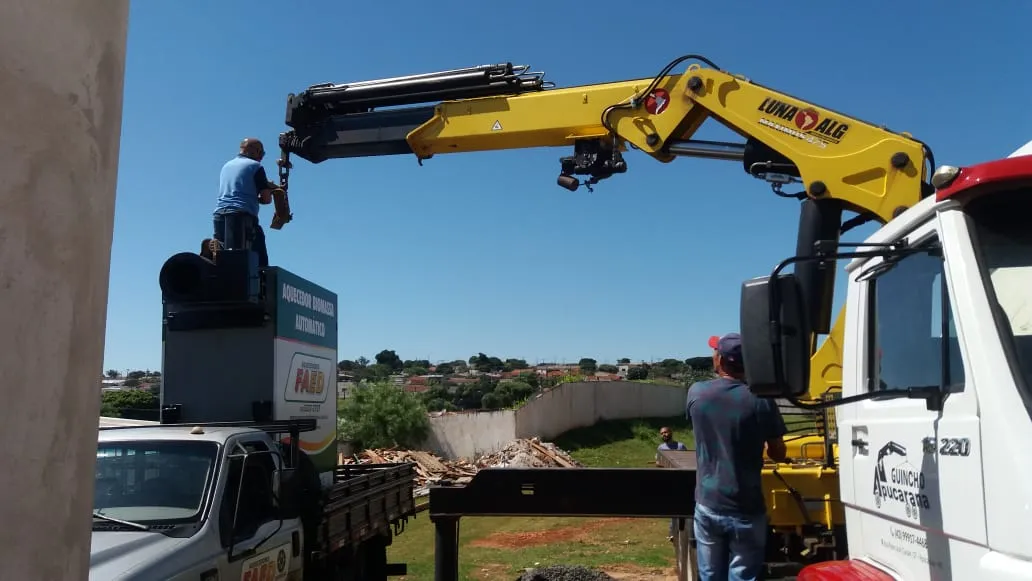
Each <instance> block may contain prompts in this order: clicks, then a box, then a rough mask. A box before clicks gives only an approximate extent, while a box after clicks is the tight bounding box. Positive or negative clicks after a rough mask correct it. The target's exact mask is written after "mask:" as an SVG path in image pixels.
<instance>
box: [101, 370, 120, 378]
mask: <svg viewBox="0 0 1032 581" xmlns="http://www.w3.org/2000/svg"><path fill="white" fill-rule="evenodd" d="M104 375H106V376H107V378H108V379H117V378H118V370H117V369H108V370H107V371H105V372H104Z"/></svg>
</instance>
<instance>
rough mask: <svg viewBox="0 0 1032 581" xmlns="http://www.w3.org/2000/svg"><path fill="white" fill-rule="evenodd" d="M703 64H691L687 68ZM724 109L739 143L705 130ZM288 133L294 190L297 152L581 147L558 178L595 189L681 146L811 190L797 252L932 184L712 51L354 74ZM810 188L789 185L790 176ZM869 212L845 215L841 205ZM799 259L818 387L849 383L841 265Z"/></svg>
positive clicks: (915, 158) (885, 144) (315, 100)
mask: <svg viewBox="0 0 1032 581" xmlns="http://www.w3.org/2000/svg"><path fill="white" fill-rule="evenodd" d="M687 60H697V61H700V62H702V63H703V64H704V65H706V66H701V65H699V64H692V65H690V66H688V68H687V70H686V71H685V72H684V73H681V74H674V73H673V72H672V71H673V70H674V68H675V67H677V66H678V65H680V64H681V63H683V62H685V61H687ZM708 119H713V120H715V121H717V122H718V123H720V124H722V125H724V126H725V127H727V128H729V129H731V130H732V131H733V132H735V133H737V134H738V135H739V136H741V137H742V139H743V141H742V142H740V143H725V142H712V141H700V140H693V139H692V136H693V135H694V134H695V133H696V132H697V131H698V129H699V127H701V126H702V125H703V123H704V122H705V121H706V120H708ZM286 124H287V125H288V126H289V127H290V128H291V129H290V130H289V131H287V132H285V133H283V134H281V135H280V147H281V149H282V151H283V155H282V158H281V159H280V161H279V164H280V177H281V183H282V186H283V189H284V191H285V190H286V185H287V183H286V181H287V176H288V173H289V169H290V167H291V164H290V160H289V156H290V154H295V155H297V156H299V157H301V158H303V159H305V160H308V161H309V162H312V163H320V162H322V161H325V160H327V159H341V158H352V157H367V156H382V155H399V154H414V155H415V156H416V157H417V159H418V160H419V162H420V163H422V161H423V160H426V159H429V158H431V157H432V156H434V155H436V154H445V153H463V152H473V151H492V150H503V149H526V148H536V147H555V146H568V147H569V146H572V147H573V155H570V156H567V157H562V158H561V159H560V160H559V161H560V172H559V178H558V183H559V185H561V186H563V187H565V188H567V189H570V190H576V189H577V188H578V187H579V186H580V185H582V184H581V181H580V179H579V178H578V177H576V176H586V180H585V182H584V184H583V185H586V186H587V187H588V189H591V186H592V185H593V184H595V183H598V182H599V181H600V180H603V179H606V178H608V177H611V176H612V175H613V174H618V173H624V172H625V171H627V163H626V161H625V160H624V157H623V153H624V152H625V151H627V150H628V148H634V149H638V150H640V151H642V152H644V153H645V154H647V155H649V156H651V157H652V158H653V159H655V160H657V161H660V162H664V163H667V162H670V161H672V160H673V159H675V158H676V157H678V156H689V157H702V158H712V159H724V160H730V161H737V162H741V163H742V164H743V169H744V170H745V171H746V173H748V174H749V175H751V176H753V177H756V178H759V179H762V180H764V181H767V182H768V183H770V185H771V187H772V189H773V190H774V193H775V194H777V195H779V196H782V197H788V198H795V199H799V200H806V201H807V203H805V204H804V205H803V208H802V213H801V217H800V231H799V232H800V233H799V239H798V241H797V253H799V254H809V253H813V252H814V251H815V250H814V242H816V241H817V240H832V241H834V242H837V241H838V237H839V236H840V234H841V233H843V232H845V231H847V230H848V229H849V228H851V227H854V226H856V225H859V224H862V223H864V222H866V221H869V220H875V221H877V222H879V223H885V222H888V221H889V220H891V219H892V218H894V217H895V216H897V215H899V213H900V212H902V211H903V210H905V209H907V208H909V207H910V206H912V205H914V204H915V203H917V202H918V201H920V200H921V199H922V198H923V197H925V196H927V195H929V194H930V193H931V192H932V191H933V188H932V187H931V185H930V184H928V183H927V181H926V179H927V178H928V177H929V176H931V174H932V172H933V171H934V165H935V161H934V158H933V156H932V152H931V151H930V149H929V148H928V147H927V146H926V145H925V144H924V143H922V142H921V141H918V140H917V139H914V138H913V137H911V136H909V135H907V134H903V133H896V132H893V131H890V130H888V129H885V128H883V127H878V126H876V125H873V124H871V123H868V122H865V121H861V120H859V119H855V118H852V117H849V116H847V115H845V114H842V113H839V112H837V111H834V110H831V109H828V108H826V107H821V106H818V105H815V104H813V103H808V102H806V101H803V100H801V99H799V98H796V97H793V96H791V95H788V94H785V93H782V92H779V91H776V90H774V89H771V88H768V87H765V86H763V85H760V84H758V83H755V82H753V81H750V80H749V79H747V78H744V77H742V76H738V75H734V74H731V73H729V72H726V71H723V70H721V69H720V68H719V67H717V66H716V65H715V64H713V63H712V62H710V61H709V60H708V59H706V58H704V57H700V56H696V55H687V56H683V57H680V58H678V59H675V60H674V61H672V62H671V63H670V64H668V65H667V66H666V67H664V68H663V70H662V71H660V73H659V74H658V75H656V76H655V77H653V78H644V79H635V80H628V81H618V82H611V83H601V84H594V85H583V86H576V87H565V88H554V87H553V86H552V84H551V83H547V82H545V81H544V74H543V73H535V72H530V71H529V69H528V68H527V67H517V66H513V65H512V64H509V63H506V64H498V65H483V66H478V67H470V68H466V69H456V70H451V71H443V72H439V73H429V74H422V75H410V76H406V77H395V78H389V79H380V80H373V81H363V82H358V83H348V84H321V85H314V86H312V87H309V88H308V89H306V90H304V91H302V92H301V93H300V94H296V95H295V94H291V95H290V96H289V97H288V100H287V113H286ZM793 183H796V184H801V186H802V188H801V190H802V191H799V192H792V193H786V192H783V191H782V189H783V187H784V186H786V185H788V184H793ZM843 210H849V211H852V212H855V213H856V214H857V215H856V216H855V217H853V218H851V219H849V220H845V221H843V220H842V217H843V216H842V211H843ZM288 212H289V210H288ZM808 264H809V266H804V265H803V264H797V265H796V276H797V278H799V280H800V287H801V292H802V293H803V295H804V298H805V299H806V300H807V302H808V308H810V309H811V312H812V317H811V320H812V323H813V325H812V328H813V345H814V348H815V347H816V341H817V340H816V336H817V335H818V334H829V336H828V338H827V341H825V343H824V345H822V346H821V348H820V350H817V351H816V353H815V354H814V355H813V357H812V360H811V365H812V369H813V372H812V373H811V374H810V377H811V387H810V392H811V396H812V397H813V398H814V399H816V398H818V397H820V396H821V394H823V393H825V392H826V391H827V390H828V389H833V388H836V387H839V386H840V384H841V376H840V373H839V370H840V369H841V357H840V352H839V351H840V349H841V345H842V321H843V319H842V317H841V316H840V317H839V319H838V320H837V321H836V322H835V324H834V326H832V325H831V303H832V296H833V287H834V271H833V269H832V266H831V265H828V264H823V263H820V262H816V261H814V262H810V263H808Z"/></svg>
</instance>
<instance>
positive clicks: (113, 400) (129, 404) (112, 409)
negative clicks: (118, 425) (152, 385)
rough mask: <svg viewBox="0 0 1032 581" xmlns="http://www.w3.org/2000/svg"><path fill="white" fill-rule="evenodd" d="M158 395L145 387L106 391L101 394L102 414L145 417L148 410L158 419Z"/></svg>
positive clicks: (115, 416)
mask: <svg viewBox="0 0 1032 581" xmlns="http://www.w3.org/2000/svg"><path fill="white" fill-rule="evenodd" d="M159 405H160V404H159V400H158V396H157V395H156V394H154V393H151V392H150V391H148V390H143V389H121V390H117V391H105V392H104V393H103V394H101V396H100V415H102V416H108V417H114V418H119V417H133V418H139V419H150V418H145V417H144V415H145V414H141V413H140V412H147V413H148V414H152V415H153V416H154V419H157V413H158V407H159Z"/></svg>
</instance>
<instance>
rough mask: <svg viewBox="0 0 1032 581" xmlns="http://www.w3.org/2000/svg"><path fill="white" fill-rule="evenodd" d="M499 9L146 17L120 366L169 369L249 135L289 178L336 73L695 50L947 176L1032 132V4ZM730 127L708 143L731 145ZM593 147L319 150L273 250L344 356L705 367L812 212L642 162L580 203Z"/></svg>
mask: <svg viewBox="0 0 1032 581" xmlns="http://www.w3.org/2000/svg"><path fill="white" fill-rule="evenodd" d="M495 4H496V3H480V4H474V3H471V2H457V1H437V2H432V3H424V2H403V3H393V4H387V3H382V2H380V3H369V4H366V3H360V2H331V1H327V0H306V1H304V2H287V1H280V2H272V1H261V0H249V1H246V2H244V1H239V0H220V1H219V2H203V1H200V0H190V1H186V0H184V1H176V2H144V1H140V0H135V1H134V2H132V8H131V13H130V23H129V41H128V57H127V62H126V77H125V101H124V121H123V128H122V145H121V158H120V162H119V180H118V194H117V203H116V215H115V233H114V248H113V249H112V255H111V289H110V299H109V305H108V322H107V348H106V352H105V362H104V363H105V369H107V368H116V369H126V368H151V369H158V368H160V365H161V344H160V314H161V306H160V291H159V289H158V285H157V275H158V269H159V268H160V267H161V264H162V263H163V261H164V260H165V259H166V258H167V257H169V256H170V255H172V254H174V253H176V252H181V251H184V250H188V251H193V250H194V249H196V248H197V246H198V243H199V240H200V239H201V238H203V237H205V236H207V235H209V233H210V230H211V211H212V208H213V205H214V202H215V190H216V187H217V180H218V172H219V169H220V167H221V165H222V164H223V163H224V162H225V161H226V160H227V159H229V158H230V157H231V156H232V155H234V154H235V152H236V147H237V145H238V143H239V140H240V139H241V138H242V137H244V136H248V135H253V136H257V137H259V138H261V139H263V140H264V141H265V142H266V145H267V147H268V148H269V149H270V155H268V156H267V158H266V160H265V165H266V169H267V171H269V172H270V176H271V175H274V171H273V170H274V169H275V165H274V162H275V158H276V157H277V153H278V151H277V148H276V147H275V143H276V137H277V135H278V134H279V133H280V132H281V131H283V130H284V129H285V128H286V127H285V126H284V124H283V113H284V108H285V100H286V96H287V94H288V93H290V92H298V91H301V90H303V89H304V88H306V87H308V86H309V85H312V84H315V83H321V82H348V81H359V80H367V79H376V78H383V77H390V76H397V75H404V74H412V73H422V72H431V71H436V70H444V69H449V68H458V67H463V66H470V65H476V64H483V63H495V62H506V61H511V62H514V63H521V64H530V65H531V66H532V67H533V68H534V69H535V70H544V71H545V72H546V73H547V76H546V79H547V80H551V81H553V82H555V83H557V84H558V85H559V86H568V85H575V84H584V83H602V82H607V81H614V80H622V79H626V78H639V77H642V78H643V77H651V76H652V75H654V74H656V73H657V72H659V70H660V69H661V68H662V67H663V66H665V65H666V64H667V63H668V62H669V61H671V60H672V59H674V58H676V57H678V56H680V55H682V54H687V53H696V54H703V55H706V56H707V57H709V58H710V59H712V60H714V61H715V62H716V63H717V64H718V65H719V66H721V67H722V68H725V69H728V70H731V71H733V72H735V73H739V74H742V75H745V76H747V77H750V78H751V79H753V80H755V81H757V82H759V83H761V84H765V85H767V86H770V87H772V88H775V89H778V90H781V91H784V92H787V93H789V94H793V95H796V96H798V97H800V98H802V99H806V100H809V101H811V102H815V103H818V104H821V105H825V106H827V107H830V108H833V109H836V110H839V111H842V112H845V113H848V114H850V115H852V116H855V117H859V118H862V119H866V120H870V121H872V122H875V123H880V124H883V125H886V126H888V127H891V128H893V129H895V130H899V131H909V132H911V133H912V134H914V135H915V136H917V137H919V138H921V139H922V140H924V141H925V142H927V143H929V144H930V145H931V147H932V148H933V150H934V152H935V155H936V160H937V162H938V163H953V164H967V163H974V162H978V161H984V160H988V159H992V158H995V157H1002V156H1006V155H1007V154H1009V153H1010V152H1011V151H1013V150H1014V149H1015V148H1017V147H1018V146H1020V145H1022V144H1024V143H1025V142H1026V141H1028V140H1029V139H1032V117H1030V115H1029V104H1030V103H1032V83H1029V82H1028V81H1027V80H1025V79H1024V77H1023V76H1020V75H1023V74H1024V73H1025V72H1026V71H1027V70H1028V69H1029V59H1028V57H1027V56H1026V55H1027V54H1028V50H1027V45H1026V44H1025V43H1024V42H1023V40H1025V39H1024V36H1025V35H1026V34H1027V31H1026V28H1027V23H1028V21H1029V19H1030V17H1032V3H1028V2H1025V1H1022V0H994V1H993V2H985V3H975V2H964V3H961V2H958V1H944V0H940V1H937V2H935V1H931V0H921V1H917V0H910V1H907V2H868V3H846V2H814V1H797V2H790V1H784V2H780V3H775V4H773V5H770V4H766V5H764V4H761V3H759V2H707V3H700V2H665V3H663V2H660V3H649V4H643V5H633V4H628V3H626V2H614V1H610V0H605V1H598V2H595V3H593V4H592V5H591V8H589V4H586V3H583V2H555V1H551V2H543V1H540V0H528V1H524V2H520V3H518V4H501V3H497V7H496V8H491V6H493V5H495ZM712 124H713V122H710V124H709V129H705V128H704V130H703V131H702V132H700V133H699V134H698V135H697V137H700V138H709V139H723V138H727V137H728V135H729V134H728V133H727V132H726V131H724V130H722V129H720V128H719V127H718V128H716V129H715V130H714V128H713V125H712ZM568 154H569V152H568V151H567V150H565V149H554V150H553V149H542V150H532V151H502V152H491V153H473V154H464V155H451V156H438V157H436V158H434V159H431V160H429V161H427V162H426V163H424V165H423V167H419V166H418V165H417V164H416V161H415V159H414V158H412V157H409V156H395V157H382V158H364V159H350V160H336V161H327V162H325V163H322V164H319V165H311V164H309V163H307V162H305V161H303V160H296V161H295V169H294V172H293V174H292V177H291V184H290V185H291V188H290V193H291V204H292V209H293V212H294V221H293V222H291V223H290V224H288V225H287V226H286V227H285V228H284V229H283V230H280V231H271V230H268V229H267V236H268V244H269V252H270V257H271V261H272V263H273V264H277V265H280V266H283V267H285V268H286V269H288V270H290V271H292V272H295V273H297V274H300V275H302V276H305V277H307V278H310V279H312V280H313V281H315V282H317V283H319V284H321V285H323V286H325V287H327V288H329V289H331V290H333V291H335V292H336V293H337V294H338V300H339V311H338V313H339V318H340V324H339V336H340V346H339V358H342V359H343V358H349V359H351V358H356V357H358V356H360V355H365V356H366V357H369V358H372V356H373V355H374V354H375V353H377V352H378V351H380V350H381V349H385V348H387V349H395V350H396V351H397V352H398V354H399V355H401V357H403V358H405V359H423V358H428V359H431V360H438V359H453V358H467V357H469V356H470V355H472V354H475V353H476V352H478V351H483V352H485V353H488V354H491V355H498V356H501V357H522V358H526V359H527V360H529V361H532V362H533V361H537V360H542V359H544V360H567V361H576V360H577V359H579V358H580V357H583V356H590V357H595V358H597V359H599V360H600V361H607V360H608V361H612V360H614V359H616V358H619V357H631V358H633V359H660V358H664V357H678V358H684V357H688V356H694V355H700V354H705V353H706V352H707V349H706V347H705V340H706V338H707V337H708V336H709V335H711V334H715V333H721V332H725V331H728V330H734V329H736V328H737V319H738V312H737V305H738V300H739V295H738V293H739V288H740V284H741V282H742V281H743V280H745V279H748V278H751V277H754V276H758V275H763V274H767V273H769V272H770V269H771V268H772V267H773V266H774V265H775V264H776V263H777V262H778V261H779V260H781V259H783V258H785V257H787V256H789V255H791V254H792V253H793V251H794V248H795V229H796V219H797V211H798V210H797V206H796V204H795V203H794V202H792V201H790V200H784V199H780V198H776V197H774V196H773V195H772V194H771V193H770V190H769V188H768V187H767V186H766V184H764V183H763V182H760V181H758V180H754V179H752V178H749V177H748V176H747V175H746V174H744V173H743V172H742V171H741V167H740V165H738V164H736V163H729V162H719V161H710V160H690V159H679V160H677V161H675V162H674V163H672V164H660V163H658V162H655V161H653V160H652V159H650V158H648V157H647V156H645V155H644V154H641V153H640V152H631V153H629V154H628V155H627V161H628V163H629V165H630V169H629V171H628V173H626V174H624V175H620V176H616V177H614V178H612V179H610V180H607V181H606V182H603V183H602V184H600V186H599V187H597V188H596V190H595V192H594V193H588V192H586V191H584V190H583V189H582V190H580V191H578V192H574V193H571V192H568V191H566V190H563V189H561V188H559V187H558V186H556V185H555V177H556V175H557V173H558V168H559V162H558V158H559V157H560V156H563V155H568ZM262 212H263V213H262V217H261V220H262V223H263V225H267V224H268V221H269V219H270V216H271V208H263V210H262ZM870 231H871V229H870V228H867V229H863V230H858V231H855V233H856V234H857V235H860V234H862V235H866V234H867V233H869V232H870ZM840 281H841V278H840ZM843 290H844V288H843V287H842V286H840V287H839V288H838V291H840V292H839V297H840V300H839V302H841V291H843Z"/></svg>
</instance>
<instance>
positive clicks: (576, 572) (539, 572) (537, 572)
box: [516, 565, 616, 581]
mask: <svg viewBox="0 0 1032 581" xmlns="http://www.w3.org/2000/svg"><path fill="white" fill-rule="evenodd" d="M611 579H613V580H615V579H616V578H615V577H613V576H611V575H607V574H605V573H603V572H602V571H599V570H597V569H590V568H588V567H583V566H580V565H572V566H571V565H550V566H548V567H539V568H537V569H530V570H527V571H524V572H523V574H522V575H520V576H519V577H517V578H516V581H609V580H611Z"/></svg>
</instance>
